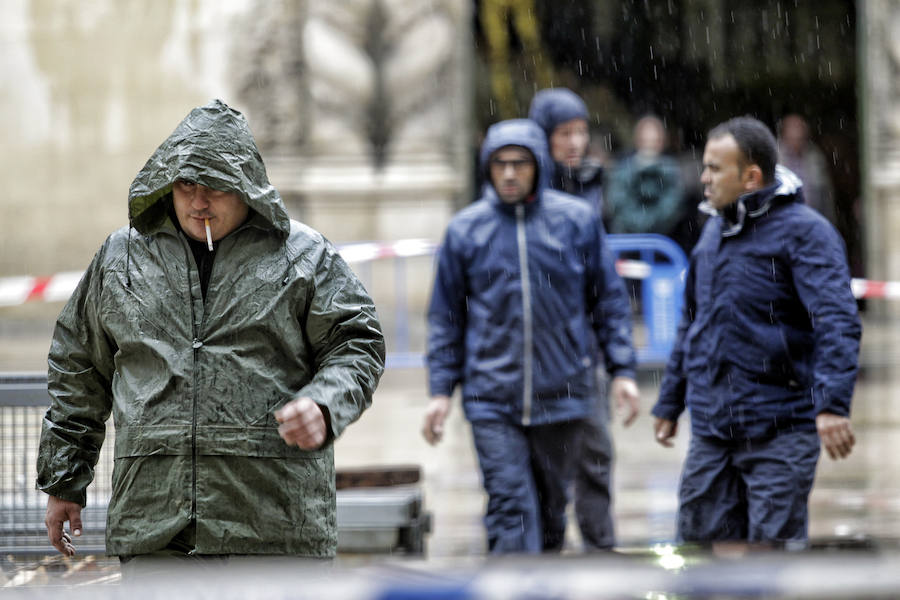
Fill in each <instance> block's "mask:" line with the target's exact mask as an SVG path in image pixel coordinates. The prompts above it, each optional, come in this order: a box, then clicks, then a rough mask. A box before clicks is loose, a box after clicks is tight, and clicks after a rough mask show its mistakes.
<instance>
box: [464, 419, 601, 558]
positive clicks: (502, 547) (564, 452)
mask: <svg viewBox="0 0 900 600" xmlns="http://www.w3.org/2000/svg"><path fill="white" fill-rule="evenodd" d="M471 425H472V436H473V439H474V442H475V450H476V452H477V454H478V463H479V466H480V467H481V476H482V481H483V483H484V489H485V491H486V492H487V495H488V505H487V512H486V514H485V517H484V524H485V529H486V530H487V540H488V550H489V551H490V552H491V553H492V554H508V553H527V554H537V553H540V552H558V551H559V550H561V549H562V546H563V542H564V541H565V533H566V503H567V501H568V490H569V488H570V486H571V485H572V480H573V477H574V472H575V460H576V457H577V454H578V448H579V441H580V437H581V434H582V427H583V423H582V421H580V420H579V421H566V422H562V423H552V424H549V425H533V426H528V427H524V426H522V425H520V424H518V423H514V422H511V421H473V422H472V423H471Z"/></svg>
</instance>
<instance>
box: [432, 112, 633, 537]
mask: <svg viewBox="0 0 900 600" xmlns="http://www.w3.org/2000/svg"><path fill="white" fill-rule="evenodd" d="M549 161H550V158H549V155H548V150H547V142H546V137H545V135H544V132H543V131H542V130H541V128H540V127H539V126H538V125H536V124H535V123H534V122H533V121H531V120H528V119H515V120H509V121H502V122H500V123H497V124H495V125H492V126H491V127H490V128H489V129H488V132H487V135H486V137H485V140H484V144H483V145H482V148H481V155H480V163H481V165H482V168H483V169H484V170H485V175H486V180H487V181H488V182H489V184H488V185H485V186H484V188H483V196H482V198H481V199H480V200H479V201H477V202H476V203H474V204H472V205H469V206H468V207H467V208H465V209H463V210H462V211H460V212H459V213H458V214H457V215H456V216H454V218H453V219H452V220H451V222H450V224H449V226H448V227H447V231H446V234H445V236H444V240H443V243H442V245H441V248H440V250H439V252H438V256H437V262H436V264H437V269H436V273H435V280H434V288H433V292H432V297H431V302H430V306H429V309H428V351H427V366H428V381H429V390H430V394H431V401H430V403H429V405H428V408H427V411H426V414H425V420H424V425H423V435H424V437H425V439H426V440H428V442H430V443H432V444H435V443H437V442H439V441H440V439H441V437H442V435H443V431H444V423H445V420H446V418H447V415H448V412H449V410H450V398H451V395H452V394H453V392H454V390H455V389H456V387H457V386H460V387H461V388H462V405H463V410H464V411H465V415H466V417H467V419H468V420H469V422H470V423H471V427H472V434H473V438H474V442H475V449H476V452H477V455H478V460H479V464H480V467H481V473H482V480H483V483H484V487H485V490H486V491H487V494H488V505H487V512H486V515H485V526H486V529H487V539H488V549H489V551H490V552H491V553H539V552H558V551H559V550H560V549H561V548H562V546H563V544H564V541H565V530H566V514H565V510H566V504H567V500H568V493H569V488H570V487H571V484H572V480H573V477H574V472H575V466H576V459H577V458H578V454H577V453H573V452H571V449H572V448H579V443H580V436H581V433H582V431H583V423H584V421H585V420H586V419H588V418H590V417H592V416H593V415H594V413H595V412H596V403H597V397H598V394H599V390H598V386H597V377H596V374H595V372H596V368H597V364H598V360H599V359H600V357H601V356H603V357H605V360H606V366H607V368H608V369H609V371H610V372H611V374H612V376H613V383H612V388H613V393H614V394H615V395H616V396H618V397H621V398H622V401H623V403H625V404H627V406H628V407H629V409H630V413H629V416H628V421H631V420H633V419H634V417H635V416H636V414H637V402H638V390H637V386H636V385H635V383H634V369H635V358H636V354H635V351H634V347H633V345H632V341H631V320H630V307H629V304H628V299H627V297H626V295H625V289H624V286H623V284H622V281H621V280H620V279H619V277H618V275H617V274H616V272H615V267H614V265H613V260H612V255H611V253H610V252H609V249H608V248H607V246H606V241H605V236H604V233H603V226H602V225H601V223H600V219H599V215H597V213H596V212H594V211H593V210H592V209H591V208H590V207H589V206H588V205H587V204H586V203H585V202H583V201H582V200H580V199H578V198H575V197H572V196H570V195H568V194H565V193H562V192H559V191H555V190H551V189H549V188H548V187H547V175H548V174H549V170H548V168H547V167H548V164H549Z"/></svg>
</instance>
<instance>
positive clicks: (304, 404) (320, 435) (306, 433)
mask: <svg viewBox="0 0 900 600" xmlns="http://www.w3.org/2000/svg"><path fill="white" fill-rule="evenodd" d="M275 419H276V420H277V421H278V422H279V423H281V425H279V426H278V435H280V436H281V438H282V439H283V440H284V441H285V443H286V444H287V445H288V446H297V447H298V448H301V449H302V450H316V449H317V448H319V447H321V446H322V444H324V443H325V438H326V437H327V434H328V430H327V426H326V424H325V415H324V414H323V413H322V408H321V407H320V406H319V405H318V404H316V403H315V402H313V401H312V398H307V397H306V396H302V397H300V398H297V399H295V400H291V401H290V402H288V403H287V404H285V405H284V406H282V407H281V408H280V409H278V410H276V411H275Z"/></svg>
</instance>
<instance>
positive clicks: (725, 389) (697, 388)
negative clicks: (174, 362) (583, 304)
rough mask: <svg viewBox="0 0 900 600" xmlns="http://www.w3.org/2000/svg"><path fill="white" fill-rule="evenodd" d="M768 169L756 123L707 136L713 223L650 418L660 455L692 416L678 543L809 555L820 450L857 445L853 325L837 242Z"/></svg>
mask: <svg viewBox="0 0 900 600" xmlns="http://www.w3.org/2000/svg"><path fill="white" fill-rule="evenodd" d="M776 160H777V150H776V144H775V138H774V136H773V135H772V133H771V131H769V129H768V128H767V127H766V126H765V125H764V124H763V123H761V122H760V121H758V120H757V119H754V118H752V117H737V118H734V119H731V120H729V121H726V122H725V123H722V124H720V125H718V126H716V127H715V128H713V129H712V131H710V132H709V136H708V139H707V142H706V148H705V150H704V152H703V173H702V175H701V182H702V183H703V188H704V196H705V198H706V200H705V202H704V203H703V205H701V207H702V208H703V209H704V210H706V211H708V212H709V213H711V217H710V219H709V220H708V221H707V222H706V225H705V226H704V228H703V233H702V234H701V237H700V240H699V242H698V243H697V245H696V246H695V247H694V250H693V252H692V254H691V259H690V266H689V269H688V273H687V278H686V282H685V292H684V293H685V296H684V300H685V301H684V312H683V316H682V320H681V324H680V326H679V329H678V336H677V339H676V342H675V346H674V348H673V350H672V353H671V356H670V358H669V361H668V364H667V366H666V370H665V374H664V376H663V380H662V383H661V386H660V391H659V399H658V401H657V403H656V405H655V406H654V407H653V410H652V413H653V415H654V417H655V420H654V433H655V438H656V441H657V442H658V443H660V444H662V445H663V446H672V439H673V437H674V436H675V435H676V434H677V431H678V427H677V423H678V417H679V415H681V413H682V412H683V411H684V410H685V408H687V409H689V410H690V422H691V438H690V445H689V448H688V453H687V457H686V459H685V462H684V469H683V473H682V477H681V484H680V488H679V493H678V500H679V507H678V522H677V526H678V533H677V535H678V539H679V540H680V541H683V542H699V543H704V544H712V545H713V548H714V549H715V548H716V546H717V545H721V544H728V543H730V544H734V545H736V546H738V547H739V548H744V549H745V548H747V547H750V546H764V547H781V548H787V549H797V548H803V547H805V546H806V545H807V544H808V532H807V529H808V508H807V501H808V497H809V492H810V490H811V488H812V485H813V479H814V476H815V471H816V463H817V461H818V457H819V452H820V450H819V449H820V444H821V445H822V446H824V448H825V450H826V451H827V453H828V455H829V456H830V457H831V458H833V459H837V458H843V457H846V456H847V455H849V454H850V452H851V450H852V448H853V445H854V443H855V438H854V434H853V429H852V427H851V425H850V402H851V399H852V397H853V388H854V385H855V382H856V373H857V368H858V356H859V341H860V336H861V324H860V319H859V315H858V313H857V308H856V301H855V300H854V298H853V295H852V293H851V291H850V275H849V271H848V268H847V263H846V258H845V253H844V246H843V242H842V241H841V239H840V236H839V235H838V233H837V231H836V230H835V228H834V227H833V226H832V225H831V224H830V223H828V221H826V220H825V218H824V217H823V216H822V215H820V214H819V213H817V212H816V211H814V210H813V209H811V208H809V207H808V206H806V205H805V204H804V203H803V192H802V188H801V183H800V180H799V179H798V178H797V177H796V176H795V175H794V174H793V173H791V172H790V171H789V170H787V169H784V168H782V167H780V166H778V167H777V168H776Z"/></svg>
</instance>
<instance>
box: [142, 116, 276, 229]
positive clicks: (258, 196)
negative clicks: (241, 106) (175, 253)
mask: <svg viewBox="0 0 900 600" xmlns="http://www.w3.org/2000/svg"><path fill="white" fill-rule="evenodd" d="M178 179H188V180H190V181H194V182H196V183H199V184H201V185H205V186H207V187H210V188H214V189H217V190H223V191H234V192H237V193H238V194H240V196H241V198H242V199H243V200H244V202H246V203H247V205H248V206H249V207H250V208H251V209H253V211H255V212H256V213H257V214H258V215H260V216H261V217H262V218H263V219H265V220H266V221H267V222H269V223H270V224H271V225H272V227H273V228H274V229H276V230H277V231H280V232H282V233H283V234H285V235H287V234H288V233H289V232H290V219H289V217H288V214H287V210H286V209H285V207H284V203H283V202H282V201H281V197H280V196H279V195H278V192H277V191H276V190H275V188H274V187H272V184H270V183H269V179H268V176H267V175H266V167H265V165H264V164H263V161H262V157H261V156H260V154H259V150H258V149H257V147H256V141H255V140H254V139H253V134H252V133H251V132H250V128H249V126H248V125H247V121H246V119H245V118H244V116H243V115H242V114H241V113H240V112H238V111H236V110H234V109H233V108H231V107H229V106H228V105H226V104H225V103H224V102H222V101H221V100H213V101H212V102H210V103H209V104H207V105H205V106H200V107H197V108H195V109H193V110H192V111H191V112H190V114H188V116H187V117H185V118H184V120H183V121H182V122H181V123H180V124H179V125H178V127H176V128H175V131H173V132H172V134H171V135H170V136H169V137H168V139H166V141H164V142H163V143H162V144H161V145H160V146H159V148H157V149H156V151H155V152H154V153H153V155H152V156H150V158H149V160H147V163H146V164H145V165H144V167H143V168H142V169H141V170H140V172H139V173H138V174H137V176H136V177H135V178H134V181H133V182H132V184H131V189H130V190H129V192H128V215H129V219H130V220H131V223H132V225H133V226H134V228H135V229H137V230H138V231H139V232H141V233H143V234H146V233H149V232H151V231H154V230H155V229H157V228H158V227H159V226H160V225H161V224H162V223H163V222H164V220H165V218H166V211H165V206H163V205H164V202H161V200H162V199H163V198H165V197H166V196H167V195H168V194H169V193H170V192H171V191H172V184H173V183H175V181H176V180H178Z"/></svg>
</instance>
